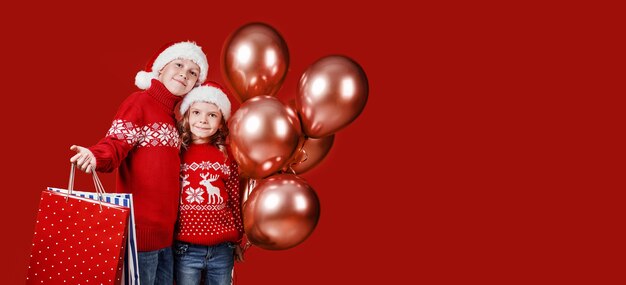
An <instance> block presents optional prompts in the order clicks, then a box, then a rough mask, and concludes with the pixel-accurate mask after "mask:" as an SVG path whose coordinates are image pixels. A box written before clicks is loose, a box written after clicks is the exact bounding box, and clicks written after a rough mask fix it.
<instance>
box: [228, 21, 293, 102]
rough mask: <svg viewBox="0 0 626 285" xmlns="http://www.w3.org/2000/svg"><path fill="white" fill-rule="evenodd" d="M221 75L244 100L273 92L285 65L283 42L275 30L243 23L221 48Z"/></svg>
mask: <svg viewBox="0 0 626 285" xmlns="http://www.w3.org/2000/svg"><path fill="white" fill-rule="evenodd" d="M221 59H222V68H223V73H222V74H223V75H224V77H225V79H226V82H228V83H229V84H230V86H231V88H232V89H233V90H234V91H235V92H234V93H235V94H234V97H236V98H237V100H239V102H244V101H246V100H248V99H250V98H252V97H255V96H258V95H271V96H274V95H276V92H278V89H280V86H281V85H282V83H283V80H284V79H285V75H286V74H287V69H288V68H289V51H288V49H287V44H286V43H285V41H284V40H283V38H282V37H281V36H280V34H278V32H277V31H276V30H275V29H274V28H272V27H270V26H268V25H266V24H262V23H251V24H247V25H245V26H243V27H241V28H239V29H238V30H237V31H235V32H234V33H233V34H231V35H230V36H229V38H228V39H227V40H226V42H225V43H224V47H223V48H222V56H221Z"/></svg>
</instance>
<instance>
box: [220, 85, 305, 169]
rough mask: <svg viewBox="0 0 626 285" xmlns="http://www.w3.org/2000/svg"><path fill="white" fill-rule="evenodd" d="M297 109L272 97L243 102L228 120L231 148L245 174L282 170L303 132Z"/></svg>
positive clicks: (259, 97) (294, 150)
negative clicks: (295, 113)
mask: <svg viewBox="0 0 626 285" xmlns="http://www.w3.org/2000/svg"><path fill="white" fill-rule="evenodd" d="M291 113H293V111H292V110H291V109H290V108H289V107H287V106H285V105H283V104H282V103H281V102H280V101H279V100H278V99H276V98H275V97H271V96H257V97H254V98H251V99H249V100H247V101H246V102H244V103H243V104H241V106H240V107H239V109H238V110H237V112H235V114H233V116H232V118H231V119H230V120H229V122H228V128H229V129H230V147H231V151H232V154H233V158H234V159H235V160H236V161H237V163H238V164H239V169H240V170H241V172H242V175H243V176H244V177H250V178H263V177H267V176H269V175H271V174H273V173H275V172H277V171H278V170H280V169H282V168H283V167H284V166H285V165H287V163H288V162H289V159H290V158H291V157H293V155H294V153H295V152H296V150H297V149H298V142H299V139H300V136H301V134H302V130H301V128H300V121H299V120H298V118H297V117H294V116H293V114H291Z"/></svg>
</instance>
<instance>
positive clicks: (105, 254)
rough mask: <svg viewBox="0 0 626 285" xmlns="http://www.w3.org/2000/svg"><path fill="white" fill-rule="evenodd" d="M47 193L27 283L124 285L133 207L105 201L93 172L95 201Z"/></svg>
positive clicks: (44, 194) (34, 236)
mask: <svg viewBox="0 0 626 285" xmlns="http://www.w3.org/2000/svg"><path fill="white" fill-rule="evenodd" d="M73 180H74V165H72V170H71V172H70V183H69V186H68V189H69V190H68V193H62V192H56V191H50V190H44V191H42V193H41V201H40V203H39V212H38V213H37V220H36V224H35V232H34V235H33V244H32V250H31V255H30V261H29V266H28V275H27V280H26V284H120V283H121V281H122V267H123V266H122V265H123V259H124V248H125V245H126V236H127V229H128V217H129V214H130V209H129V208H128V207H124V206H119V205H115V204H112V203H107V202H104V201H105V200H104V198H103V197H102V194H103V193H104V189H103V188H102V184H101V183H100V180H99V179H98V176H97V174H96V173H95V172H93V180H94V185H95V186H96V194H97V195H96V197H98V199H90V198H85V197H79V196H75V195H71V194H70V193H71V191H72V189H73V183H74V181H73Z"/></svg>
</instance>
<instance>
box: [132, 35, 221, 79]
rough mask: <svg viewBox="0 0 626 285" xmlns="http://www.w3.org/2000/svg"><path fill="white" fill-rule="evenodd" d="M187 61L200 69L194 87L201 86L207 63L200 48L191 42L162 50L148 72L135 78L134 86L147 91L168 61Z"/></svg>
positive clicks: (204, 77)
mask: <svg viewBox="0 0 626 285" xmlns="http://www.w3.org/2000/svg"><path fill="white" fill-rule="evenodd" d="M179 58H180V59H188V60H191V61H193V62H194V63H195V64H197V65H198V66H199V67H200V76H199V77H198V82H197V83H196V86H198V85H200V84H202V83H203V82H204V81H205V80H206V77H207V74H208V72H209V63H208V61H207V58H206V55H205V54H204V52H203V51H202V48H201V47H200V46H198V45H197V44H196V43H193V42H179V43H175V44H173V45H171V46H169V47H167V48H166V49H165V50H163V51H162V52H161V53H160V54H159V55H158V56H157V57H156V59H154V62H153V63H152V66H151V67H150V70H149V71H146V70H142V71H139V72H137V75H136V76H135V85H136V86H137V87H139V88H140V89H148V88H150V85H151V84H152V79H155V78H157V77H159V71H160V70H161V69H163V67H165V65H167V64H168V63H169V62H170V61H172V60H175V59H179Z"/></svg>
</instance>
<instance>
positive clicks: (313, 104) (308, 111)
mask: <svg viewBox="0 0 626 285" xmlns="http://www.w3.org/2000/svg"><path fill="white" fill-rule="evenodd" d="M368 92H369V87H368V82H367V77H366V75H365V72H364V71H363V69H362V68H361V67H360V66H359V64H358V63H356V62H355V61H353V60H352V59H349V58H347V57H344V56H338V55H335V56H327V57H324V58H322V59H320V60H318V61H316V62H315V63H313V64H312V65H311V66H309V67H308V68H307V70H306V71H305V72H304V73H303V74H302V77H301V78H300V82H299V83H298V92H297V93H296V108H297V111H298V113H299V114H300V119H301V120H302V128H303V131H304V133H305V134H306V135H307V136H309V137H313V138H321V137H325V136H328V135H330V134H333V133H335V132H336V131H338V130H340V129H342V128H343V127H345V126H347V125H348V124H350V123H351V122H352V121H354V119H356V117H357V116H359V114H361V111H363V108H364V107H365V103H366V102H367V95H368Z"/></svg>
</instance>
